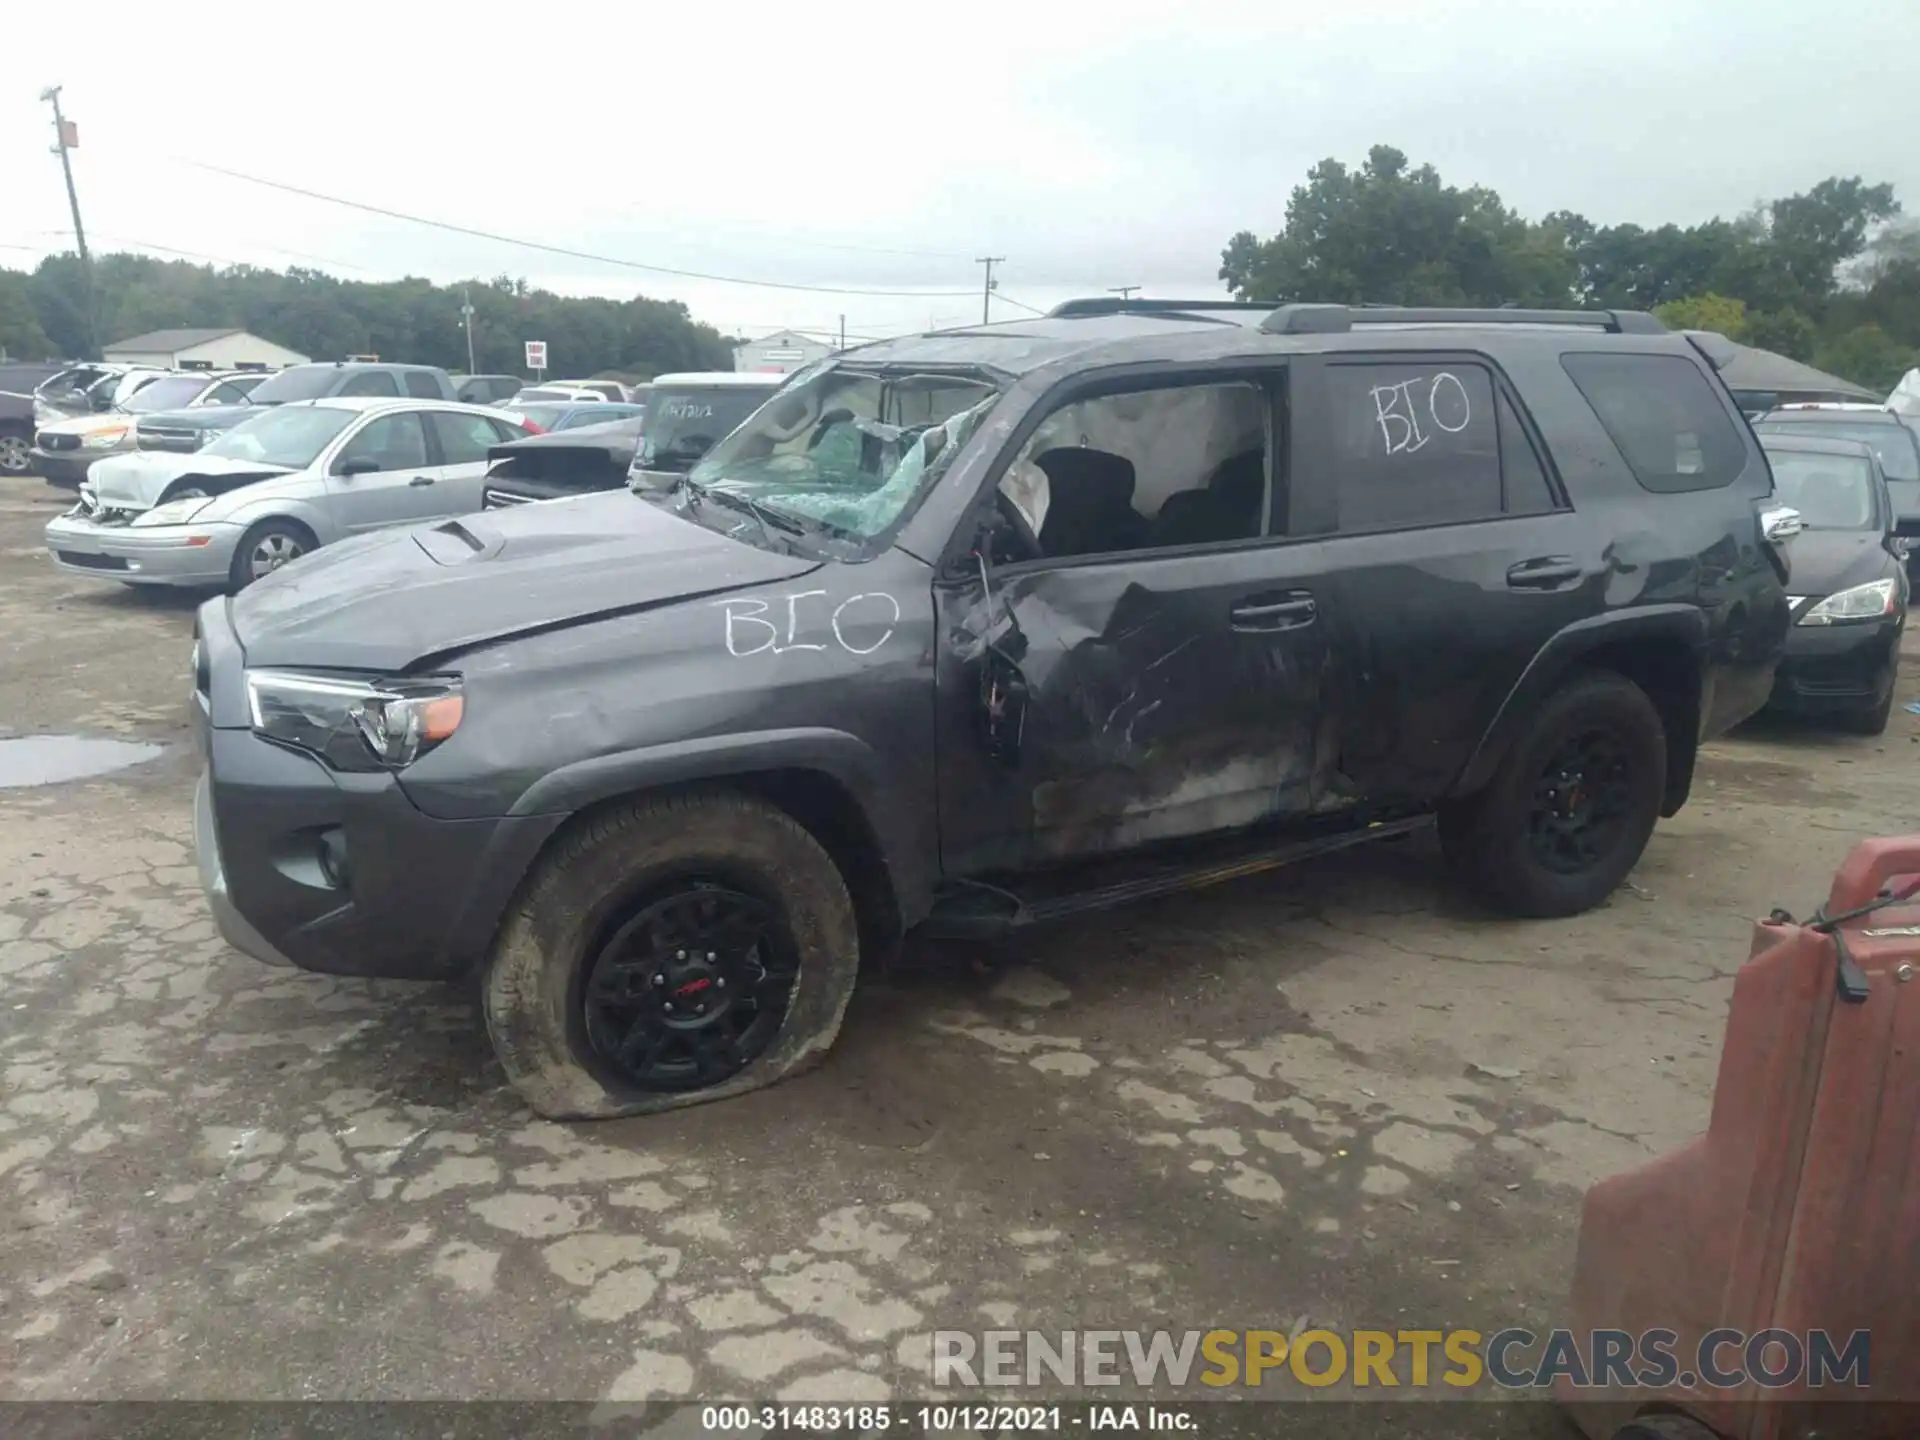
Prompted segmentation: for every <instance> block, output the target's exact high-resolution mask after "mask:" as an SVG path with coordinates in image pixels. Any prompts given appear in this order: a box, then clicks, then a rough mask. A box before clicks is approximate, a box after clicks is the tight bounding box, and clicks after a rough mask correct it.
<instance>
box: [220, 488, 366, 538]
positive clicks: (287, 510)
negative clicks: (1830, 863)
mask: <svg viewBox="0 0 1920 1440" xmlns="http://www.w3.org/2000/svg"><path fill="white" fill-rule="evenodd" d="M229 493H231V494H235V495H236V497H237V496H238V494H239V492H229ZM261 520H298V521H299V522H300V523H301V524H302V525H304V526H306V527H307V528H308V529H309V530H311V531H312V532H313V537H314V539H316V540H318V541H319V542H320V543H321V544H322V545H331V544H332V543H333V542H334V541H336V540H338V539H339V538H340V532H339V530H338V529H337V528H336V527H335V526H334V523H333V518H332V516H330V515H329V514H328V513H327V508H326V506H324V505H320V504H316V503H315V502H314V501H312V500H301V499H295V498H293V497H291V496H287V495H262V496H259V497H257V498H255V497H253V496H247V497H246V498H245V499H238V498H236V503H235V504H234V507H233V509H232V510H230V511H228V512H227V514H226V515H224V516H222V517H221V520H220V523H221V524H223V525H234V526H237V527H239V528H240V529H241V530H245V529H246V528H247V527H248V526H249V525H252V524H254V523H256V522H258V521H261Z"/></svg>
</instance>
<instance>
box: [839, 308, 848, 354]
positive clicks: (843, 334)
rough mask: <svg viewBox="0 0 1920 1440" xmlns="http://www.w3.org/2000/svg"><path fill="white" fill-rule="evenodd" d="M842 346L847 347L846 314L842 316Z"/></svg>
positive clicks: (842, 347)
mask: <svg viewBox="0 0 1920 1440" xmlns="http://www.w3.org/2000/svg"><path fill="white" fill-rule="evenodd" d="M840 348H841V349H842V350H844V349H846V348H847V317H846V316H844V315H842V316H841V317H840Z"/></svg>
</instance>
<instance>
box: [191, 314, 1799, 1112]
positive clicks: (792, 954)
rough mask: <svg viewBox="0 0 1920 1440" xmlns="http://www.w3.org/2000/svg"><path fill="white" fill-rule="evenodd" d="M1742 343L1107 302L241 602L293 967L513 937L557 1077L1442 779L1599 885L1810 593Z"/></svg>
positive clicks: (267, 956)
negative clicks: (1738, 346) (620, 478)
mask: <svg viewBox="0 0 1920 1440" xmlns="http://www.w3.org/2000/svg"><path fill="white" fill-rule="evenodd" d="M1714 348H1715V347H1714V345H1713V344H1712V342H1711V341H1710V340H1708V339H1704V338H1703V339H1701V340H1699V341H1690V340H1689V339H1687V338H1685V337H1682V336H1679V335H1674V334H1670V333H1668V332H1667V331H1665V329H1664V328H1663V327H1662V326H1661V325H1660V324H1659V323H1658V322H1657V321H1656V320H1654V319H1653V318H1652V317H1651V316H1647V315H1642V314H1634V313H1613V312H1572V313H1558V312H1545V313H1542V312H1527V311H1407V310H1394V309H1360V308H1355V309H1348V308H1347V307H1345V306H1325V305H1288V306H1282V307H1280V308H1278V309H1272V310H1269V309H1267V308H1266V307H1258V306H1243V305H1232V304H1225V303H1217V302H1216V303H1207V302H1196V303H1191V304H1175V303H1171V302H1164V301H1160V302H1139V301H1133V302H1125V301H1117V300H1098V301H1089V302H1079V303H1074V304H1069V305H1065V306H1062V307H1060V308H1059V309H1057V310H1056V311H1054V312H1053V313H1052V314H1050V315H1048V316H1045V317H1035V318H1032V319H1028V320H1021V321H1014V322H1009V323H1005V324H999V325H985V326H980V327H978V328H970V329H964V330H958V331H947V332H943V333H938V334H932V335H916V336H909V337H904V338H900V339H895V340H888V341H883V342H880V343H877V344H873V345H868V346H865V347H862V348H860V349H858V350H854V351H851V352H848V353H845V354H841V355H838V356H835V357H833V358H832V359H830V360H827V361H823V362H820V363H819V364H817V365H815V366H812V367H809V368H808V369H807V370H805V371H803V372H801V373H800V374H798V375H796V376H794V377H792V378H791V379H790V380H789V381H788V382H787V383H786V384H785V386H784V387H783V388H781V389H780V390H779V391H778V392H777V393H776V394H774V395H773V397H772V398H771V399H769V400H767V401H766V402H765V403H764V404H760V405H758V408H757V409H755V410H754V412H753V414H752V415H751V416H750V417H749V418H747V419H746V421H745V423H744V424H741V425H740V427H739V428H738V429H733V430H732V433H731V434H727V433H726V429H722V428H721V427H719V426H718V425H717V424H716V425H715V426H714V428H713V431H712V432H711V433H712V440H713V441H714V442H717V443H712V444H711V448H709V449H706V450H705V451H704V453H703V455H702V458H700V459H699V460H698V462H697V463H695V464H693V465H692V466H691V468H690V469H689V470H688V471H687V472H686V473H685V474H684V475H680V476H677V477H676V476H667V477H664V479H663V481H662V483H660V484H658V485H650V484H643V485H640V486H637V487H635V488H634V489H633V490H631V491H627V490H623V491H619V492H615V493H610V494H603V495H589V496H584V497H581V498H579V499H573V500H564V501H559V502H557V503H552V504H543V505H521V506H516V507H513V508H510V509H505V510H498V511H493V512H488V513H484V514H479V515H472V516H464V517H461V518H459V519H457V520H453V521H447V522H444V523H441V524H437V525H433V526H429V527H423V528H419V529H416V530H414V531H412V532H405V531H383V532H380V533H378V534H373V535H369V536H366V537H364V538H360V539H355V540H349V541H346V542H343V543H341V544H338V545H334V546H330V547H328V548H326V549H324V550H321V551H319V552H318V553H316V554H314V555H312V556H309V557H307V558H305V559H303V560H301V561H300V562H298V563H297V564H294V565H291V566H288V567H286V568H285V569H283V570H281V571H279V572H276V573H275V574H273V575H271V576H269V577H267V578H266V579H265V580H262V581H261V582H259V583H258V584H256V585H253V586H251V587H249V588H248V589H247V590H245V591H243V592H242V593H241V595H240V596H239V597H237V598H236V599H233V600H225V599H221V600H214V601H210V602H209V603H208V604H207V605H205V606H204V607H202V609H201V611H200V614H199V619H198V626H197V636H196V646H195V662H194V671H195V676H194V689H195V693H196V696H197V709H198V714H199V726H198V729H199V741H200V744H201V745H202V746H203V748H204V752H205V755H206V769H205V773H204V775H203V777H202V779H201V782H200V785H199V788H198V794H197V800H196V810H197V814H196V821H195V835H196V846H197V849H198V852H199V857H200V866H201V872H202V876H203V880H204V883H205V888H206V892H207V895H208V897H209V901H210V904H211V907H212V909H213V912H214V915H215V917H216V919H217V921H218V924H219V926H220V929H221V932H222V933H223V934H224V935H225V936H226V937H227V938H228V940H230V941H231V942H232V943H233V944H234V945H236V946H238V947H239V948H240V949H242V950H245V951H247V952H248V953H250V954H253V955H255V956H258V957H260V958H261V959H263V960H267V961H269V962H275V963H282V964H285V963H292V964H295V965H299V966H303V967H306V968H308V969H312V970H320V971H329V972H334V973H343V974H357V975H390V976H412V977H432V976H440V977H449V978H451V977H456V976H461V975H465V974H469V973H471V972H472V971H473V970H474V969H475V967H481V970H482V978H483V984H482V991H483V994H484V1005H485V1012H486V1017H487V1025H488V1029H489V1031H490V1033H491V1035H492V1037H493V1041H494V1045H495V1048H496V1050H497V1051H498V1053H499V1055H500V1058H501V1060H502V1063H503V1064H504V1066H505V1069H506V1072H507V1074H508V1075H509V1076H510V1077H511V1078H512V1080H513V1082H514V1084H515V1085H516V1086H517V1087H518V1088H519V1089H520V1091H521V1092H522V1094H523V1095H524V1096H525V1097H526V1098H527V1100H528V1101H529V1102H530V1103H531V1104H532V1105H533V1106H534V1108H535V1109H536V1110H538V1111H539V1112H541V1113H542V1114H545V1115H549V1116H561V1117H589V1116H605V1115H617V1114H631V1113H637V1112H644V1111H652V1110H659V1109H664V1108H667V1107H669V1106H674V1105H683V1104H688V1103H691V1102H694V1101H698V1100H704V1099H711V1098H715V1097H718V1096H723V1095H729V1094H735V1093H738V1092H740V1091H743V1090H747V1089H751V1088H754V1087H756V1086H758V1085H763V1084H766V1083H768V1082H770V1081H773V1080H777V1079H779V1078H780V1077H781V1076H783V1075H786V1074H790V1073H793V1072H794V1071H796V1070H798V1069H799V1068H801V1067H802V1066H804V1065H805V1064H807V1063H809V1062H810V1061H812V1060H814V1059H817V1058H818V1057H819V1056H820V1055H822V1054H823V1053H824V1052H825V1050H826V1048H827V1047H828V1046H829V1045H830V1044H831V1043H832V1041H833V1038H834V1036H835V1034H836V1032H837V1030H838V1027H839V1025H840V1020H841V1016H842V1014H843V1013H844V1011H845V1009H846V1005H847V1001H848V998H849V996H850V994H851V992H852V989H853V984H854V979H855V974H856V971H857V969H858V965H859V961H860V959H861V957H862V956H863V955H866V956H885V955H888V954H890V953H892V952H893V951H894V950H895V948H896V946H897V945H898V942H899V941H900V939H901V937H902V935H903V933H904V932H905V931H907V930H909V929H919V930H921V931H922V932H923V933H933V934H946V935H958V936H985V935H993V934H1000V933H1004V932H1006V931H1008V930H1009V929H1011V928H1014V927H1018V926H1022V925H1026V924H1030V923H1034V922H1037V921H1043V920H1059V919H1063V918H1065V917H1068V916H1071V915H1074V914H1077V913H1081V912H1085V911H1088V910H1092V909H1098V908H1101V907H1104V906H1110V905H1113V904H1116V903H1119V902H1120V901H1123V900H1128V899H1134V898H1139V897H1141V896H1146V895H1154V894H1160V893H1165V892H1167V891H1171V890H1177V889H1189V888H1193V887H1197V886H1201V885H1206V884H1210V883H1213V882H1215V881H1220V880H1224V879H1228V878H1231V877H1234V876H1239V875H1245V874H1248V873H1251V872H1254V871H1258V870H1262V869H1266V868H1270V867H1272V866H1275V865H1279V864H1283V863H1286V862H1289V861H1293V860H1297V859H1300V858H1302V857H1304V856H1308V855H1313V854H1318V853H1322V852H1325V851H1328V850H1331V849H1336V848H1340V847H1343V846H1349V845H1354V844H1357V843H1360V842H1363V841H1366V840H1370V839H1380V838H1386V837H1390V836H1397V835H1403V834H1406V833H1408V832H1410V831H1412V830H1414V829H1416V828H1418V827H1421V826H1424V825H1426V824H1428V823H1430V822H1432V821H1434V820H1436V819H1437V820H1438V823H1439V836H1440V842H1441V846H1442V848H1443V851H1444V853H1445V855H1446V856H1447V858H1448V859H1449V861H1450V862H1451V863H1452V865H1453V866H1454V868H1456V869H1457V871H1458V872H1459V873H1460V874H1461V876H1462V877H1463V878H1464V879H1465V880H1466V881H1467V882H1468V883H1470V884H1471V885H1472V886H1473V887H1474V888H1475V889H1477V890H1478V891H1479V892H1480V893H1481V894H1482V895H1484V896H1485V897H1487V898H1488V899H1489V900H1491V901H1492V902H1493V903H1494V904H1496V905H1497V906H1499V907H1501V908H1503V909H1505V910H1506V911H1508V912H1511V913H1514V914H1519V915H1529V916H1561V915H1570V914H1573V913H1575V912H1578V911H1581V910H1584V909H1587V908H1588V907H1591V906H1593V905H1597V904H1599V903H1600V902H1601V901H1603V900H1604V899H1605V898H1606V897H1607V896H1608V894H1609V893H1610V892H1612V891H1613V889H1614V888H1615V887H1616V886H1617V885H1618V884H1619V883H1620V882H1621V880H1622V879H1623V878H1624V877H1625V876H1626V875H1627V873H1628V871H1629V870H1630V869H1631V868H1632V867H1633V865H1634V864H1635V862H1636V861H1637V860H1638V859H1639V857H1640V854H1641V852H1642V849H1643V848H1644V846H1645V845H1646V843H1647V839H1648V836H1649V835H1650V833H1651V832H1652V830H1653V828H1654V825H1655V823H1656V821H1657V820H1658V819H1659V818H1660V817H1661V816H1663V815H1672V814H1674V813H1675V812H1676V811H1678V810H1679V809H1680V807H1681V806H1682V805H1683V804H1685V803H1686V800H1687V796H1688V792H1689V789H1690V787H1691V783H1692V780H1693V774H1694V764H1695V757H1696V754H1697V751H1698V748H1699V746H1700V744H1701V742H1702V741H1703V740H1705V739H1707V738H1709V737H1711V736H1714V735H1717V734H1719V733H1720V732H1721V731H1723V730H1725V729H1727V728H1728V727H1729V726H1732V725H1734V724H1736V723H1737V722H1739V721H1740V720H1743V719H1745V718H1746V717H1747V716H1749V715H1751V714H1752V713H1753V712H1754V711H1755V710H1757V709H1759V708H1760V707H1761V705H1762V704H1764V702H1765V701H1766V699H1767V697H1768V694H1769V692H1770V690H1771V687H1772V685H1773V679H1774V672H1775V668H1776V666H1777V664H1778V662H1779V658H1780V654H1781V649H1782V642H1783V638H1784V636H1785V633H1786V630H1787V624H1788V608H1787V598H1786V596H1787V592H1786V590H1785V588H1784V586H1783V581H1784V579H1785V577H1786V575H1787V573H1788V566H1787V561H1786V559H1785V557H1784V555H1783V554H1782V552H1781V548H1780V547H1781V546H1782V545H1783V544H1785V543H1786V542H1787V541H1789V540H1790V538H1791V536H1792V535H1793V534H1795V533H1796V532H1797V528H1798V517H1797V516H1796V515H1795V514H1794V513H1793V512H1792V511H1791V510H1788V509H1784V508H1782V507H1779V506H1778V505H1777V504H1776V502H1775V501H1774V499H1773V481H1772V477H1771V475H1770V472H1769V470H1768V467H1767V462H1766V459H1765V457H1764V456H1763V455H1762V454H1761V451H1760V449H1759V446H1758V443H1757V442H1756V440H1755V437H1754V434H1753V432H1752V431H1751V430H1750V429H1749V428H1748V426H1747V424H1746V423H1745V421H1744V419H1743V418H1742V416H1741V414H1740V412H1739V411H1738V409H1737V408H1736V407H1735V404H1734V401H1733V398H1732V396H1731V395H1730V394H1729V392H1728V391H1727V389H1726V386H1725V385H1724V384H1723V383H1722V382H1721V381H1720V379H1719V378H1718V377H1717V375H1716V372H1715V370H1714V368H1713V363H1712V360H1713V354H1712V352H1713V350H1714ZM667 388H668V387H667V386H666V384H665V382H664V381H663V382H661V390H660V391H656V393H655V395H654V397H653V408H652V409H651V410H650V411H649V414H648V417H647V422H646V431H645V435H644V437H643V440H642V447H643V451H644V450H645V449H646V448H647V447H648V446H650V445H651V446H652V458H653V460H655V461H656V462H657V461H658V460H659V459H660V458H661V453H662V444H661V442H659V441H657V440H656V432H655V429H654V427H655V424H656V422H657V421H659V420H660V419H661V417H662V414H663V409H662V404H663V396H662V393H661V392H662V391H664V390H666V389H667ZM711 418H714V419H716V420H717V418H718V417H711ZM727 428H731V427H727ZM722 437H724V438H722ZM656 468H657V467H656V466H651V465H650V466H646V467H643V469H656Z"/></svg>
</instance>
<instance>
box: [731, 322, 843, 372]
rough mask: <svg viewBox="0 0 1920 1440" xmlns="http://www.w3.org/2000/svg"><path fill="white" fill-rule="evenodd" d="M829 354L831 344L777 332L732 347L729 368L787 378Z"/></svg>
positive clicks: (781, 331)
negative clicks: (731, 359) (731, 365)
mask: <svg viewBox="0 0 1920 1440" xmlns="http://www.w3.org/2000/svg"><path fill="white" fill-rule="evenodd" d="M831 354H833V347H832V346H831V345H822V344H821V343H820V342H819V341H818V340H809V339H808V338H807V337H806V336H805V335H798V334H795V333H794V332H793V331H791V330H779V331H776V332H775V333H773V334H772V335H763V336H761V337H760V338H759V339H758V340H749V341H748V342H747V343H746V344H745V345H740V346H736V347H735V348H734V352H733V368H734V369H735V370H741V371H747V372H755V373H760V374H774V375H791V374H792V373H793V372H794V371H796V370H798V369H801V368H802V367H803V366H807V365H811V364H812V363H813V362H814V361H816V360H822V359H825V358H826V357H827V356H829V355H831Z"/></svg>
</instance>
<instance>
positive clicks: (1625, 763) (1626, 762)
mask: <svg viewBox="0 0 1920 1440" xmlns="http://www.w3.org/2000/svg"><path fill="white" fill-rule="evenodd" d="M1633 799H1634V794H1633V780H1632V762H1631V760H1630V759H1629V757H1628V755H1627V751H1626V747H1625V746H1624V745H1622V744H1621V742H1620V738H1619V737H1618V736H1617V735H1615V734H1613V733H1611V732H1610V731H1606V730H1589V731H1586V732H1585V733H1583V734H1578V735H1575V736H1573V737H1571V738H1570V739H1568V740H1567V741H1566V742H1565V743H1564V744H1562V745H1561V746H1560V748H1559V749H1557V750H1556V751H1555V752H1554V753H1553V756H1552V758H1551V759H1549V760H1548V761H1547V763H1546V767H1545V768H1544V769H1543V770H1542V771H1541V772H1540V774H1539V775H1538V776H1537V777H1536V778H1535V780H1534V784H1533V809H1532V810H1531V812H1530V813H1529V814H1528V816H1527V843H1528V847H1529V848H1530V849H1531V850H1532V852H1533V855H1534V858H1535V859H1536V860H1537V861H1538V862H1539V863H1540V864H1541V865H1542V866H1544V867H1545V868H1547V869H1548V870H1551V871H1553V872H1554V873H1556V874H1559V875H1578V874H1582V873H1584V872H1586V871H1589V870H1592V869H1593V868H1595V867H1596V866H1598V865H1599V864H1601V862H1602V861H1604V860H1605V859H1606V858H1607V857H1608V856H1609V855H1611V854H1612V853H1613V852H1614V850H1615V848H1616V847H1617V846H1618V845H1619V843H1620V836H1621V832H1622V831H1623V830H1624V829H1625V827H1626V826H1627V824H1628V821H1629V817H1630V815H1631V813H1632V809H1633Z"/></svg>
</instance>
